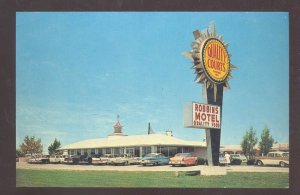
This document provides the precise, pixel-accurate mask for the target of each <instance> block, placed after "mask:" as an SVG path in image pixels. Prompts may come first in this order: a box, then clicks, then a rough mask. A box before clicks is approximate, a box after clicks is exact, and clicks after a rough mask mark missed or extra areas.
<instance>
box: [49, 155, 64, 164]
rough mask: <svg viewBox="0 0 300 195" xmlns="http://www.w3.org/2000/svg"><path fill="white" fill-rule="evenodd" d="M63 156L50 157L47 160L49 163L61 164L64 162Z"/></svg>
mask: <svg viewBox="0 0 300 195" xmlns="http://www.w3.org/2000/svg"><path fill="white" fill-rule="evenodd" d="M65 157H67V156H65V155H52V156H50V158H49V161H50V163H62V162H63V161H64V160H65Z"/></svg>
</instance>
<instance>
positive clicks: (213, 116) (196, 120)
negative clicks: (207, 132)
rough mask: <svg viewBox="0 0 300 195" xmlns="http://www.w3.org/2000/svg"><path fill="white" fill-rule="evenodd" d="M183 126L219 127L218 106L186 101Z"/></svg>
mask: <svg viewBox="0 0 300 195" xmlns="http://www.w3.org/2000/svg"><path fill="white" fill-rule="evenodd" d="M184 113H185V115H184V116H185V120H184V126H185V127H190V128H203V129H206V128H213V129H219V128H220V127H221V112H220V106H216V105H210V104H202V103H197V102H188V103H186V104H185V106H184Z"/></svg>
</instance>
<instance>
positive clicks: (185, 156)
mask: <svg viewBox="0 0 300 195" xmlns="http://www.w3.org/2000/svg"><path fill="white" fill-rule="evenodd" d="M197 163H198V160H197V157H194V156H192V154H191V153H178V154H176V155H175V156H174V157H173V158H170V161H169V164H170V165H172V167H174V166H175V165H182V166H188V165H197Z"/></svg>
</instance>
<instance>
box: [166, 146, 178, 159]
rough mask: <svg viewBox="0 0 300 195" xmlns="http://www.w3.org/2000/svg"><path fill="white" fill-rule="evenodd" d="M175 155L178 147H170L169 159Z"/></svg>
mask: <svg viewBox="0 0 300 195" xmlns="http://www.w3.org/2000/svg"><path fill="white" fill-rule="evenodd" d="M175 154H177V147H169V154H168V156H169V157H173V156H175Z"/></svg>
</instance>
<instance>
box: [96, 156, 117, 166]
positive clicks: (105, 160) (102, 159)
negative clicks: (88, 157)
mask: <svg viewBox="0 0 300 195" xmlns="http://www.w3.org/2000/svg"><path fill="white" fill-rule="evenodd" d="M111 158H113V155H111V154H104V155H101V154H95V155H93V156H92V164H94V165H108V164H110V162H111Z"/></svg>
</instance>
